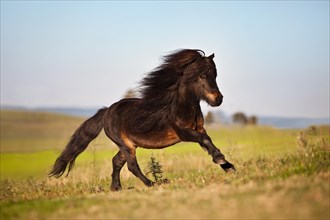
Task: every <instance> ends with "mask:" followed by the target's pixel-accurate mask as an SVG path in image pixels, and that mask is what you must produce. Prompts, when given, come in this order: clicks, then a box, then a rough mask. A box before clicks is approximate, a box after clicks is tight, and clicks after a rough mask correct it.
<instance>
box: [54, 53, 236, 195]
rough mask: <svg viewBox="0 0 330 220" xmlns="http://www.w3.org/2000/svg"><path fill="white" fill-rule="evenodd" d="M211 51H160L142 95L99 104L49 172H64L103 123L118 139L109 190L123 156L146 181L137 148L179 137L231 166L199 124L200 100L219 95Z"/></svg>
mask: <svg viewBox="0 0 330 220" xmlns="http://www.w3.org/2000/svg"><path fill="white" fill-rule="evenodd" d="M213 58H214V54H212V55H211V56H208V57H206V56H205V55H204V52H203V51H201V50H189V49H185V50H180V51H177V52H175V53H172V54H170V55H168V56H165V58H164V62H163V64H162V65H160V66H159V67H158V68H156V69H155V70H154V71H153V72H150V73H149V74H148V75H147V76H146V77H145V78H144V79H143V80H142V83H141V94H142V97H141V98H131V99H122V100H120V101H119V102H116V103H114V104H113V105H111V106H110V107H109V108H103V109H100V110H99V111H98V112H97V113H96V114H95V115H94V116H93V117H91V118H89V119H88V120H87V121H85V122H84V123H83V124H82V125H81V126H80V127H79V128H78V129H77V130H76V131H75V133H74V134H73V136H72V137H71V139H70V141H69V143H68V144H67V146H66V148H65V149H64V151H63V152H62V153H61V155H60V156H59V157H58V158H57V160H56V162H55V165H54V168H53V170H52V171H51V172H50V174H49V175H50V176H55V177H60V176H61V175H63V173H64V172H65V170H66V168H67V166H68V174H69V172H70V170H71V169H72V167H73V166H74V162H75V159H76V157H77V156H78V155H79V154H80V153H81V152H83V151H84V150H85V149H86V148H87V146H88V144H89V143H90V142H91V141H92V140H93V139H94V138H96V137H97V136H98V134H99V133H100V131H101V129H102V128H104V131H105V133H106V135H107V136H108V137H109V138H110V139H111V140H112V141H113V142H114V143H116V144H117V145H118V147H119V152H118V153H117V154H116V155H115V156H114V158H113V159H112V164H113V172H112V183H111V187H110V188H111V190H115V191H116V190H120V189H121V183H120V170H121V168H122V167H123V166H124V164H125V163H126V162H127V166H128V169H129V171H131V172H132V173H133V174H134V175H135V176H136V177H138V178H139V179H140V180H141V181H142V182H143V183H144V184H145V185H147V186H152V185H153V182H152V181H151V180H150V179H148V178H147V177H146V176H145V175H144V174H143V173H142V172H141V169H140V167H139V165H138V163H137V160H136V148H137V147H138V146H139V147H144V148H150V149H156V148H158V149H159V148H165V147H168V146H171V145H173V144H176V143H178V142H180V141H189V142H196V143H199V144H200V146H201V147H202V148H203V149H205V150H206V151H207V152H208V153H209V154H210V155H211V156H212V158H213V162H214V163H216V164H220V166H221V167H222V168H223V169H224V170H225V171H226V172H228V171H235V168H234V166H233V165H232V164H231V163H229V162H228V161H226V160H225V157H224V155H223V154H222V153H221V152H220V150H219V149H218V148H217V147H215V146H214V144H213V143H212V140H211V138H210V137H209V136H208V135H207V133H206V131H205V129H204V127H203V124H204V120H203V115H202V112H201V108H200V101H201V100H205V101H206V102H207V103H208V104H210V105H211V106H219V105H220V104H221V103H222V99H223V96H222V94H221V93H220V91H219V88H218V86H217V83H216V77H217V70H216V67H215V64H214V62H213Z"/></svg>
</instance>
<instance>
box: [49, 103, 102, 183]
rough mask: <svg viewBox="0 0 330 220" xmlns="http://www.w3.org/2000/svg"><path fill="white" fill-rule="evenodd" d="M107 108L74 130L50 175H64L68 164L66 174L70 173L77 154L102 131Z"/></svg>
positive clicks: (57, 176)
mask: <svg viewBox="0 0 330 220" xmlns="http://www.w3.org/2000/svg"><path fill="white" fill-rule="evenodd" d="M106 110H107V108H102V109H100V110H99V111H98V112H97V113H96V114H95V115H94V116H92V117H91V118H89V119H88V120H86V121H85V122H84V123H82V124H81V125H80V127H79V128H78V129H77V130H76V131H75V132H74V134H73V135H72V137H71V139H70V141H69V143H68V144H67V145H66V147H65V149H64V150H63V152H62V153H61V155H60V156H59V157H58V158H57V160H56V162H55V164H54V167H53V170H52V171H51V172H50V173H49V176H50V177H52V176H54V177H56V178H59V177H60V176H62V175H63V173H64V172H65V170H66V167H67V166H68V165H69V169H68V174H67V175H66V176H68V175H69V173H70V171H71V169H72V168H73V166H74V162H75V160H76V158H77V156H78V155H79V154H80V153H81V152H83V151H84V150H85V149H86V148H87V146H88V144H89V143H90V142H91V141H92V140H93V139H95V138H96V137H97V136H98V134H99V133H100V132H101V130H102V128H103V116H104V114H105V112H106Z"/></svg>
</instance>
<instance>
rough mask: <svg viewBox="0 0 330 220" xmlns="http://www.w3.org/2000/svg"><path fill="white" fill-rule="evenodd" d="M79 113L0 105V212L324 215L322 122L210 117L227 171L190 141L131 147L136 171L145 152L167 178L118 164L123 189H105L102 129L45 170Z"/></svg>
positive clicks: (108, 150) (110, 148) (107, 157)
mask: <svg viewBox="0 0 330 220" xmlns="http://www.w3.org/2000/svg"><path fill="white" fill-rule="evenodd" d="M83 120H84V119H82V118H73V117H68V116H61V115H54V114H46V113H33V112H19V111H17V112H13V111H1V180H0V181H1V194H0V199H1V219H17V218H20V219H31V218H34V219H51V218H65V219H67V218H70V219H74V218H76V219H86V218H87V219H88V218H90V219H109V218H114V219H118V218H146V219H147V218H151V219H154V218H157V219H160V218H166V219H169V218H181V219H193V218H195V219H201V218H202V219H219V218H222V219H224V218H232V219H233V218H234V219H237V218H245V219H251V218H252V219H264V218H268V219H279V218H282V219H283V218H285V219H288V218H291V219H297V218H298V219H299V218H300V219H328V218H329V217H330V213H329V212H330V211H329V206H330V201H329V200H330V198H329V193H330V189H329V180H330V171H329V167H330V161H329V160H330V158H329V157H330V156H329V145H330V143H329V142H330V138H329V127H328V126H323V127H314V128H309V129H305V130H302V131H300V130H278V129H274V128H269V127H226V126H223V127H216V126H212V127H210V128H208V133H209V135H210V137H211V138H212V139H213V141H214V143H215V145H216V146H220V149H221V150H222V151H223V152H224V154H225V155H226V156H227V158H228V159H229V160H230V161H232V162H233V163H234V164H235V166H236V168H237V170H238V172H236V173H235V174H226V173H224V172H223V170H222V169H221V168H220V167H218V166H216V165H215V164H213V163H212V159H211V157H210V156H209V155H207V153H206V152H204V151H203V150H202V149H201V148H200V147H199V146H198V145H197V144H192V143H181V144H178V145H175V146H173V147H170V148H167V149H164V150H144V149H138V151H137V157H138V160H139V162H140V166H141V169H142V170H143V171H144V173H146V172H147V171H148V170H147V164H148V162H149V161H150V157H151V156H154V157H155V158H156V159H157V161H159V162H160V163H161V165H162V166H163V171H164V173H163V176H164V178H167V179H169V181H170V182H169V183H168V184H162V185H156V186H155V187H151V188H147V187H145V186H144V185H143V183H142V182H140V181H139V180H138V179H137V178H136V177H134V176H133V175H132V174H131V173H130V172H129V171H128V170H127V167H126V165H125V167H124V168H123V172H122V174H121V176H122V185H123V190H122V191H120V192H111V191H110V190H109V185H110V181H111V179H110V174H111V168H112V164H111V159H112V156H113V155H114V154H115V153H116V152H117V148H116V146H114V145H113V144H112V143H111V142H110V141H109V140H108V139H107V138H106V137H105V135H104V134H103V133H101V135H100V137H98V138H97V139H96V140H95V141H93V142H92V143H91V145H90V146H89V147H88V149H87V150H86V152H84V153H82V154H81V155H80V156H79V157H78V158H77V162H76V166H75V168H74V169H73V171H72V173H71V174H70V176H69V177H67V178H60V179H53V178H48V177H47V173H48V172H49V171H50V169H51V167H52V165H53V163H54V161H55V159H56V157H57V156H58V154H59V153H60V151H61V150H62V149H63V147H64V146H65V143H66V141H67V140H68V139H69V137H70V136H71V135H72V133H73V132H74V130H75V129H76V128H77V127H78V126H79V124H80V123H81V122H82V121H83ZM149 177H150V178H152V177H151V176H149Z"/></svg>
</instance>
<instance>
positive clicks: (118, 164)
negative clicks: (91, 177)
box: [110, 151, 127, 191]
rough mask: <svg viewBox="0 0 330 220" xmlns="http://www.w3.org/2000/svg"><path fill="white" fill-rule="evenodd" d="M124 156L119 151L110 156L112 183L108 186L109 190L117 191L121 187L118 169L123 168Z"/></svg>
mask: <svg viewBox="0 0 330 220" xmlns="http://www.w3.org/2000/svg"><path fill="white" fill-rule="evenodd" d="M126 161H127V160H126V157H125V155H124V154H123V153H122V152H121V151H119V152H118V153H117V154H116V155H115V156H114V157H113V158H112V167H113V171H112V175H111V177H112V183H111V186H110V190H111V191H118V190H120V189H121V183H120V170H121V168H123V166H124V165H125V163H126Z"/></svg>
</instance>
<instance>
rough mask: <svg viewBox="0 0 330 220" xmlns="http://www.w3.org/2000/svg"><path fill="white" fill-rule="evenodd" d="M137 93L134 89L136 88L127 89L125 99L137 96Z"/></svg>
mask: <svg viewBox="0 0 330 220" xmlns="http://www.w3.org/2000/svg"><path fill="white" fill-rule="evenodd" d="M136 97H137V94H136V92H135V91H134V89H129V90H127V91H126V93H125V95H124V99H129V98H136Z"/></svg>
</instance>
